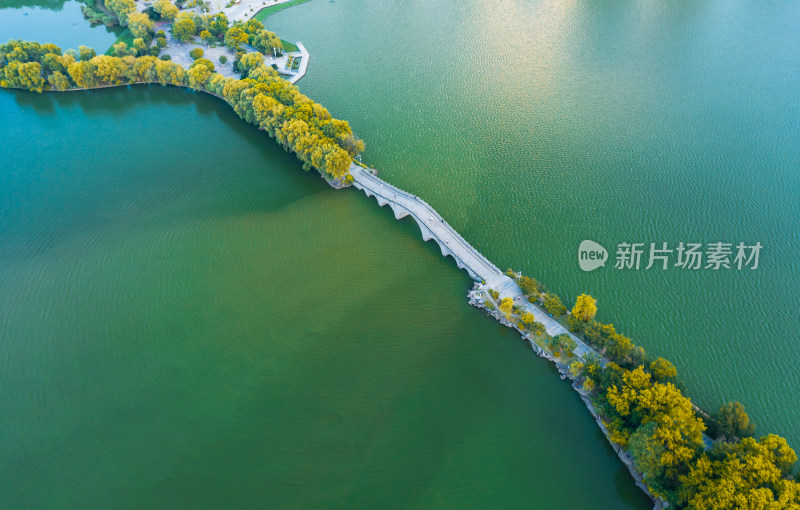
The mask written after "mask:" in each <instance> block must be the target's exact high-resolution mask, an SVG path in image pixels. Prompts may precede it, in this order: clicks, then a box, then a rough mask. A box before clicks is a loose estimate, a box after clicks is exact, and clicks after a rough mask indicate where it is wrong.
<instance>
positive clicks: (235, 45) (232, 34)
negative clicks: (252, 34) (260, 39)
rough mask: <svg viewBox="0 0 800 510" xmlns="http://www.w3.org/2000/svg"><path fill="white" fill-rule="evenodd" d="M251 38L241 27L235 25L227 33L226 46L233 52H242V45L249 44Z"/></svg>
mask: <svg viewBox="0 0 800 510" xmlns="http://www.w3.org/2000/svg"><path fill="white" fill-rule="evenodd" d="M248 40H249V36H248V35H247V32H245V31H244V30H242V28H241V27H239V26H237V25H234V26H232V27H231V28H229V29H228V30H227V32H225V46H227V47H228V48H229V49H231V50H232V51H240V50H241V48H242V44H247V42H248Z"/></svg>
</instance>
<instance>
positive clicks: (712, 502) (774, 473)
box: [677, 435, 800, 510]
mask: <svg viewBox="0 0 800 510" xmlns="http://www.w3.org/2000/svg"><path fill="white" fill-rule="evenodd" d="M796 460H797V455H795V453H794V451H793V450H792V449H791V448H789V446H788V445H787V444H786V440H785V439H783V438H781V437H778V436H775V435H769V436H765V437H762V438H761V439H760V440H759V441H756V440H755V439H753V438H745V439H742V441H741V442H740V443H736V444H725V443H718V444H715V445H714V448H712V449H711V450H710V451H709V452H708V454H703V455H700V456H699V457H698V458H697V460H696V462H695V463H694V464H693V465H692V466H691V469H690V470H689V471H688V473H687V474H686V475H683V476H681V477H680V490H679V491H678V498H677V500H678V501H677V503H678V504H679V506H680V507H686V508H692V509H698V510H739V509H773V508H774V509H787V510H788V509H792V510H794V509H797V508H800V485H798V483H797V482H795V481H793V480H790V479H788V478H787V476H788V475H789V473H790V472H791V466H792V464H794V462H796Z"/></svg>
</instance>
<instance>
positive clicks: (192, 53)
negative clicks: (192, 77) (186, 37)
mask: <svg viewBox="0 0 800 510" xmlns="http://www.w3.org/2000/svg"><path fill="white" fill-rule="evenodd" d="M204 53H205V52H204V51H203V49H202V48H195V49H193V50H192V51H190V52H189V56H190V57H192V60H197V59H198V58H200V57H202V56H203V55H204Z"/></svg>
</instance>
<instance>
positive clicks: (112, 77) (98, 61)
mask: <svg viewBox="0 0 800 510" xmlns="http://www.w3.org/2000/svg"><path fill="white" fill-rule="evenodd" d="M90 64H92V65H94V66H95V69H96V71H95V75H96V76H97V79H98V80H99V81H100V82H106V83H108V84H109V85H119V84H120V83H121V82H122V79H123V78H125V72H126V71H127V66H126V65H125V63H124V62H123V61H122V59H121V58H119V57H110V56H108V55H100V56H98V57H95V58H93V59H92V60H91V62H90Z"/></svg>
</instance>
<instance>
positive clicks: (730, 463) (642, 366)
mask: <svg viewBox="0 0 800 510" xmlns="http://www.w3.org/2000/svg"><path fill="white" fill-rule="evenodd" d="M508 274H510V275H512V276H514V277H515V278H516V279H517V282H518V283H519V284H520V286H521V287H522V288H523V291H524V292H525V293H526V294H529V295H530V296H531V300H532V301H535V300H536V299H537V298H540V297H541V298H543V299H542V301H543V304H544V305H545V307H547V308H548V310H550V311H551V313H553V314H554V315H561V314H563V313H565V312H566V307H564V310H563V311H561V306H563V305H562V304H561V300H560V299H558V298H557V297H556V296H554V295H552V294H551V295H544V296H539V292H541V291H542V289H543V287H542V286H541V285H540V284H539V283H538V282H536V280H533V279H530V278H526V277H522V276H520V275H514V274H513V273H511V272H509V273H508ZM548 305H549V306H548ZM558 311H561V314H558V313H554V312H558ZM596 313H597V301H596V300H595V299H593V298H592V297H591V296H589V295H587V294H582V295H580V296H578V298H577V299H576V301H575V304H574V306H573V307H572V310H571V311H570V315H569V317H568V325H569V326H570V329H571V330H572V331H574V332H576V333H578V334H580V333H583V338H584V339H585V340H586V341H587V343H589V344H590V345H592V346H593V347H595V349H596V350H597V351H598V352H601V353H602V354H604V356H605V358H607V359H608V360H610V361H609V362H607V363H605V364H604V363H603V362H601V358H600V357H599V356H594V357H593V356H589V357H588V358H587V359H585V361H584V362H575V363H573V364H572V366H571V367H570V369H571V371H572V373H573V375H574V376H575V377H576V378H577V379H578V380H581V379H583V384H584V388H585V389H587V390H588V391H590V392H591V394H592V398H593V403H594V405H595V408H596V409H597V410H598V413H599V414H600V416H601V417H602V419H603V423H604V424H605V426H606V428H607V429H608V431H609V437H610V439H611V441H613V442H614V443H616V444H619V445H620V446H622V447H624V448H626V449H628V451H629V452H630V453H631V455H632V457H633V459H634V463H635V464H636V467H637V468H638V469H639V471H641V473H642V474H643V475H644V479H645V482H646V483H647V485H648V487H650V489H651V490H652V492H653V493H654V494H656V495H658V496H660V497H662V498H664V499H666V500H667V501H669V502H670V503H671V504H672V505H673V506H675V507H676V508H693V509H701V510H706V509H707V510H712V509H713V510H727V509H730V510H733V509H745V508H746V509H776V510H777V509H792V510H800V484H799V483H798V482H797V481H795V480H794V479H793V477H792V475H791V473H792V466H793V465H794V464H795V462H796V461H797V456H796V454H795V452H794V451H793V450H792V449H791V448H790V447H789V445H788V444H787V443H786V440H785V439H783V438H781V437H779V436H776V435H767V436H764V437H762V438H761V439H758V440H756V439H754V438H753V437H752V436H753V434H754V433H755V426H754V425H753V424H752V423H751V422H750V418H749V417H748V416H747V413H746V412H745V409H744V406H742V404H740V403H739V402H731V403H728V404H724V405H723V406H721V407H720V409H719V410H718V411H717V412H716V413H715V414H714V415H712V416H708V415H706V414H704V413H702V412H701V411H699V409H697V408H696V407H695V406H694V405H692V402H691V400H690V399H689V398H687V397H686V396H685V395H684V392H683V385H682V384H681V383H680V381H679V380H678V371H677V369H676V368H675V366H674V365H673V364H672V363H670V362H669V361H668V360H666V359H663V358H656V359H651V358H649V357H648V356H647V355H646V354H645V352H644V349H642V348H641V347H639V346H637V345H635V344H634V343H633V341H631V339H630V338H628V337H625V336H623V335H620V334H619V333H617V331H616V330H615V329H614V325H613V324H602V323H600V322H598V321H596V320H595V315H596ZM565 336H566V335H565ZM557 338H558V337H557ZM705 431H708V433H709V434H711V435H712V436H713V437H714V438H716V439H717V441H715V442H714V443H713V445H712V446H711V447H710V448H709V447H707V445H706V444H705V443H704V437H703V433H704V432H705Z"/></svg>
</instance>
